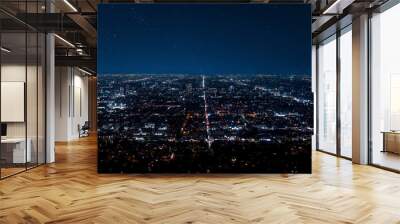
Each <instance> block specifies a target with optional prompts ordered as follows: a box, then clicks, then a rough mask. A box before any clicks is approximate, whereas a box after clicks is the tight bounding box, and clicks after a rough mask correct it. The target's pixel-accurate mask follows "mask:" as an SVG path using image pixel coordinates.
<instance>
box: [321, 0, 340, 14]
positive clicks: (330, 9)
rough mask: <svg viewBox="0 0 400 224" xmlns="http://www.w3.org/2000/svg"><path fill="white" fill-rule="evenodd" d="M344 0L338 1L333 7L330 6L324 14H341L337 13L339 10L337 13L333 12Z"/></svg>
mask: <svg viewBox="0 0 400 224" xmlns="http://www.w3.org/2000/svg"><path fill="white" fill-rule="evenodd" d="M341 1H342V0H336V1H335V2H334V3H333V4H332V5H330V6H329V7H328V8H327V9H325V10H324V12H323V13H322V14H324V15H326V14H339V13H338V12H337V9H336V10H335V12H331V11H332V9H335V7H337V6H338V4H339V3H340V2H341Z"/></svg>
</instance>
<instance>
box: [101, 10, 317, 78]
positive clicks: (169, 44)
mask: <svg viewBox="0 0 400 224" xmlns="http://www.w3.org/2000/svg"><path fill="white" fill-rule="evenodd" d="M98 19H99V20H98V30H99V33H98V72H99V73H100V74H111V73H152V74H153V73H179V74H182V73H189V74H221V73H223V74H256V73H264V74H294V73H295V74H311V9H310V8H309V6H308V5H271V4H225V5H224V4H101V5H99V16H98Z"/></svg>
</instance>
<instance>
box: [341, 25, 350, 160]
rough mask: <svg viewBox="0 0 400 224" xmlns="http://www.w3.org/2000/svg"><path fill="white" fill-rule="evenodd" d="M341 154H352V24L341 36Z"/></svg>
mask: <svg viewBox="0 0 400 224" xmlns="http://www.w3.org/2000/svg"><path fill="white" fill-rule="evenodd" d="M339 52H340V107H339V108H340V155H341V156H344V157H348V158H351V156H352V148H351V146H352V137H351V136H352V125H351V124H352V33H351V26H349V27H347V28H345V29H344V30H342V32H341V36H340V50H339Z"/></svg>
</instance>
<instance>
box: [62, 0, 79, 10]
mask: <svg viewBox="0 0 400 224" xmlns="http://www.w3.org/2000/svg"><path fill="white" fill-rule="evenodd" d="M64 3H65V4H66V5H68V7H70V8H71V9H72V10H73V11H74V12H78V10H77V9H76V8H75V6H73V5H72V4H71V3H70V2H69V1H68V0H64Z"/></svg>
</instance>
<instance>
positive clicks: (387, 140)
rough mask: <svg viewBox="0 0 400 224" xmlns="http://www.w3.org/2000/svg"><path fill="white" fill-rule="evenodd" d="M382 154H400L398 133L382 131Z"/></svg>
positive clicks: (399, 133) (399, 134) (399, 136)
mask: <svg viewBox="0 0 400 224" xmlns="http://www.w3.org/2000/svg"><path fill="white" fill-rule="evenodd" d="M382 134H383V150H382V152H392V153H396V154H400V131H383V132H382Z"/></svg>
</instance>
